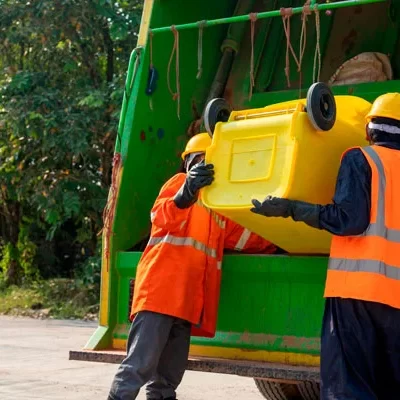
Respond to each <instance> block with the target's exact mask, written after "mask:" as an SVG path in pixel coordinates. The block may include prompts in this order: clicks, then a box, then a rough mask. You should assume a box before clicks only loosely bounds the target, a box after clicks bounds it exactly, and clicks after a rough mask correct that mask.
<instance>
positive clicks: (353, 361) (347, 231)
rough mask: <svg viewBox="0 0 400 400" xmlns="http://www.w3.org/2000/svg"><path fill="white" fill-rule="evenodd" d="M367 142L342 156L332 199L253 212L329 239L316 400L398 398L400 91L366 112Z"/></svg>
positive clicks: (272, 204) (279, 203)
mask: <svg viewBox="0 0 400 400" xmlns="http://www.w3.org/2000/svg"><path fill="white" fill-rule="evenodd" d="M366 123H367V125H366V132H367V139H368V141H369V142H370V144H371V145H370V146H366V147H363V148H354V149H350V150H348V151H347V152H345V154H344V155H343V158H342V161H341V166H340V170H339V174H338V178H337V184H336V192H335V196H334V198H333V204H329V205H317V204H309V203H304V202H300V201H295V200H289V199H281V198H273V197H267V198H266V199H265V200H264V201H262V202H260V201H258V200H255V199H254V200H253V204H254V208H253V210H252V211H253V212H255V213H257V214H261V215H264V216H266V217H284V218H287V217H291V218H293V219H294V220H295V221H303V222H305V223H306V224H308V225H310V226H312V227H315V228H318V229H325V230H327V231H328V232H331V233H332V234H333V235H334V236H333V240H332V247H331V252H330V260H329V266H328V274H327V280H326V286H325V297H326V301H325V313H324V319H323V328H322V338H321V399H322V400H328V399H340V400H342V399H360V400H377V399H379V400H380V399H385V400H397V399H399V398H400V207H399V205H400V93H388V94H385V95H382V96H380V97H378V98H377V99H376V100H375V102H374V103H373V105H372V108H371V110H370V112H369V114H368V115H367V117H366Z"/></svg>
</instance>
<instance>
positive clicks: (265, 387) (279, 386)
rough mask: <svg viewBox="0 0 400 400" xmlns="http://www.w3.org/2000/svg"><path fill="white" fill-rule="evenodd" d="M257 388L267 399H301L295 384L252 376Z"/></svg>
mask: <svg viewBox="0 0 400 400" xmlns="http://www.w3.org/2000/svg"><path fill="white" fill-rule="evenodd" d="M254 382H255V383H256V386H257V389H258V390H259V391H260V393H261V394H262V395H263V396H264V398H265V399H267V400H301V397H300V395H299V392H298V390H297V385H295V384H290V383H280V382H272V381H265V380H263V379H256V378H254Z"/></svg>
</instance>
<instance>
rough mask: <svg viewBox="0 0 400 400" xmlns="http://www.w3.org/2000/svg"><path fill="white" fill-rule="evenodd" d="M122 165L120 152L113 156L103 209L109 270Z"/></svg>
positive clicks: (105, 257)
mask: <svg viewBox="0 0 400 400" xmlns="http://www.w3.org/2000/svg"><path fill="white" fill-rule="evenodd" d="M121 166H122V157H121V154H120V153H115V155H114V158H113V168H112V176H111V187H110V193H109V196H108V200H107V204H106V206H105V207H104V211H103V224H104V225H103V229H102V230H101V231H100V232H99V235H100V233H101V232H102V231H103V230H104V232H105V236H104V259H105V262H106V267H107V272H108V269H109V264H110V239H111V236H112V235H113V231H112V226H113V223H114V216H115V206H116V203H117V194H118V182H117V179H118V175H119V172H120V170H121Z"/></svg>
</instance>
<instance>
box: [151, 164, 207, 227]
mask: <svg viewBox="0 0 400 400" xmlns="http://www.w3.org/2000/svg"><path fill="white" fill-rule="evenodd" d="M213 179H214V169H213V165H212V164H205V163H204V161H201V162H199V163H198V164H196V165H195V166H193V167H192V168H191V169H190V171H188V172H187V173H186V174H177V175H175V176H173V177H172V178H171V179H170V180H169V181H168V182H167V183H166V184H165V185H164V186H163V187H162V189H161V191H160V193H159V195H158V197H157V200H156V202H155V203H154V206H153V208H152V210H151V222H152V223H153V224H154V225H156V226H158V227H159V228H163V229H166V230H168V231H170V232H173V231H176V230H179V229H181V227H182V226H183V222H185V221H186V220H187V218H188V216H189V213H190V208H191V206H192V205H193V204H194V203H195V202H196V201H197V198H198V195H199V191H200V189H201V188H203V187H204V186H207V185H210V184H211V183H212V181H213Z"/></svg>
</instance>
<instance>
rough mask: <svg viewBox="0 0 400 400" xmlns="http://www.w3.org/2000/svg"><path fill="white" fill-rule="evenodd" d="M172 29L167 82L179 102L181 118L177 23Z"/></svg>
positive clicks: (178, 108)
mask: <svg viewBox="0 0 400 400" xmlns="http://www.w3.org/2000/svg"><path fill="white" fill-rule="evenodd" d="M171 31H172V33H173V34H174V47H173V48H172V53H171V57H170V59H169V63H168V72H167V84H168V90H169V92H170V93H171V96H172V99H173V100H174V101H176V102H177V106H176V109H177V111H176V112H177V115H178V119H181V117H180V112H181V111H180V108H181V99H180V97H181V93H180V92H181V88H180V83H179V32H178V31H177V30H176V28H175V25H172V26H171ZM174 55H175V78H176V92H174V91H173V90H172V88H171V79H170V78H171V77H170V75H171V64H172V60H173V58H174Z"/></svg>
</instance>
